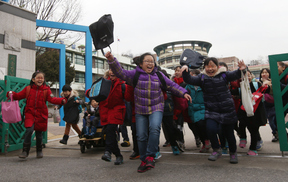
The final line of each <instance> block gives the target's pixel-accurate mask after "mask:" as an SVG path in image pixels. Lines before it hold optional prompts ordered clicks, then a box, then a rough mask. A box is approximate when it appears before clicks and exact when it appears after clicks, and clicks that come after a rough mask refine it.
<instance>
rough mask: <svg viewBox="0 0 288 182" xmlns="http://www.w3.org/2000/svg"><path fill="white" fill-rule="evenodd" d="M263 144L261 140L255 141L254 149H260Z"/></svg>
mask: <svg viewBox="0 0 288 182" xmlns="http://www.w3.org/2000/svg"><path fill="white" fill-rule="evenodd" d="M263 145H264V143H263V140H260V141H257V145H256V150H262V148H263Z"/></svg>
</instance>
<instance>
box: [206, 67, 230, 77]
mask: <svg viewBox="0 0 288 182" xmlns="http://www.w3.org/2000/svg"><path fill="white" fill-rule="evenodd" d="M223 72H226V68H225V67H220V68H219V69H218V70H217V72H216V73H215V75H214V76H216V75H218V74H220V73H223ZM202 73H203V74H205V75H207V76H208V74H207V73H206V71H205V69H204V70H203V72H202Z"/></svg>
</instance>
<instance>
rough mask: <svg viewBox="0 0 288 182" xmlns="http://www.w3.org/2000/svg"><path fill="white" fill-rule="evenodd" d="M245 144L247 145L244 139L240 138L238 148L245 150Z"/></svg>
mask: <svg viewBox="0 0 288 182" xmlns="http://www.w3.org/2000/svg"><path fill="white" fill-rule="evenodd" d="M246 144H247V141H246V139H244V138H242V139H241V138H240V143H239V147H240V148H245V147H246Z"/></svg>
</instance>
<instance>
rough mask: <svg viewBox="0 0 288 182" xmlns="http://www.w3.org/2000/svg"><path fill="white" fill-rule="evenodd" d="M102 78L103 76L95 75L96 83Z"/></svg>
mask: <svg viewBox="0 0 288 182" xmlns="http://www.w3.org/2000/svg"><path fill="white" fill-rule="evenodd" d="M101 77H102V76H101V75H95V76H94V79H95V81H96V80H98V79H99V78H101Z"/></svg>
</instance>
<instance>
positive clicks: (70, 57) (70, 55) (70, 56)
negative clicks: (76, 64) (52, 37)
mask: <svg viewBox="0 0 288 182" xmlns="http://www.w3.org/2000/svg"><path fill="white" fill-rule="evenodd" d="M66 58H67V59H69V61H70V63H73V54H72V53H71V52H66Z"/></svg>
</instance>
